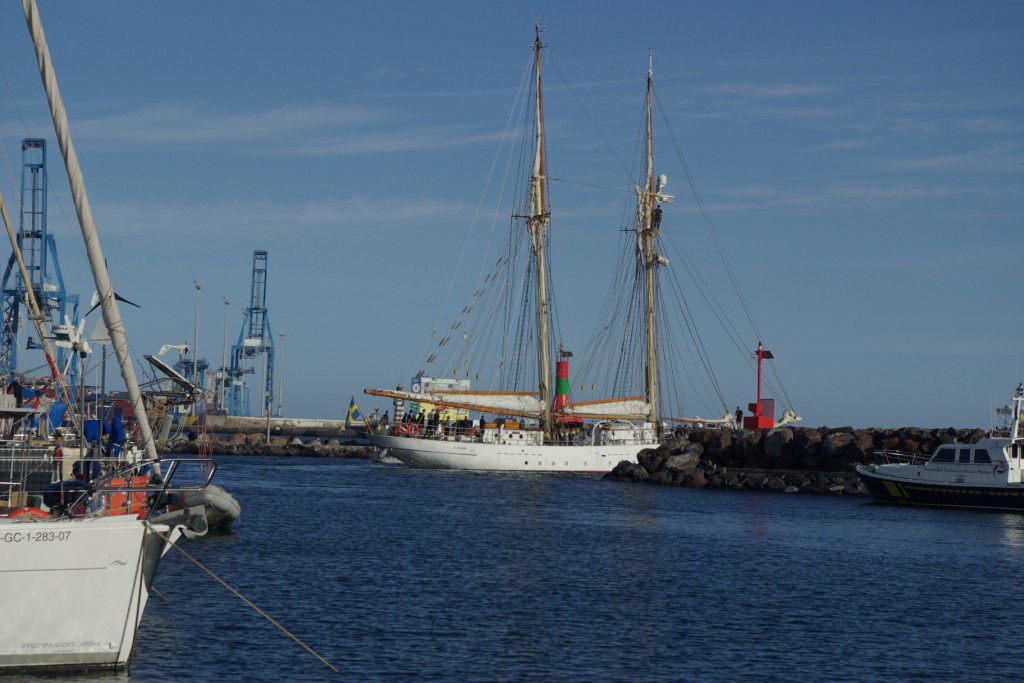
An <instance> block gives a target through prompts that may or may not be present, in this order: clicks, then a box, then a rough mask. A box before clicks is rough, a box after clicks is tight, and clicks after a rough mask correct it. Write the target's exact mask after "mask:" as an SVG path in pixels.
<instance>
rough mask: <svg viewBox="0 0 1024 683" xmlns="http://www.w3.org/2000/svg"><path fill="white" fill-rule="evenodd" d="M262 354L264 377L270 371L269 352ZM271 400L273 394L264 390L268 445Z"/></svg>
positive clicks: (268, 441) (268, 442) (268, 439)
mask: <svg viewBox="0 0 1024 683" xmlns="http://www.w3.org/2000/svg"><path fill="white" fill-rule="evenodd" d="M264 356H265V357H266V358H265V360H264V362H263V376H264V378H266V376H267V375H268V374H269V373H270V354H269V353H267V354H264ZM264 384H266V380H264ZM273 400H274V397H273V395H272V394H271V393H270V392H269V391H265V394H264V397H263V405H264V406H266V409H267V445H270V404H271V402H272V401H273Z"/></svg>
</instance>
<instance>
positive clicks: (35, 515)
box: [7, 507, 50, 519]
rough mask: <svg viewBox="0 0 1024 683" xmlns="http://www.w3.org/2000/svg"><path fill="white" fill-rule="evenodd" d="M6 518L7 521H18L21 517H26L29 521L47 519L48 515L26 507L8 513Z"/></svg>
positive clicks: (37, 509)
mask: <svg viewBox="0 0 1024 683" xmlns="http://www.w3.org/2000/svg"><path fill="white" fill-rule="evenodd" d="M7 517H8V518H9V519H20V518H22V517H28V518H30V519H49V517H50V514H49V513H48V512H45V511H43V510H41V509H39V508H34V507H26V508H18V509H17V510H15V511H14V512H10V513H8V514H7Z"/></svg>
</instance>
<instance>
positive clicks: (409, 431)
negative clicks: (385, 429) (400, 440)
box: [398, 422, 420, 436]
mask: <svg viewBox="0 0 1024 683" xmlns="http://www.w3.org/2000/svg"><path fill="white" fill-rule="evenodd" d="M398 433H399V434H400V435H402V436H416V435H417V434H419V433H420V426H419V425H418V424H414V423H412V422H403V423H402V424H400V425H398Z"/></svg>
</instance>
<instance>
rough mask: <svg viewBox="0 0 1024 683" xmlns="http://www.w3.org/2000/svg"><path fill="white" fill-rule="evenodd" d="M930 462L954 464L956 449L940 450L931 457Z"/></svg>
mask: <svg viewBox="0 0 1024 683" xmlns="http://www.w3.org/2000/svg"><path fill="white" fill-rule="evenodd" d="M932 462H956V449H955V448H940V449H939V450H937V451H935V455H933V456H932Z"/></svg>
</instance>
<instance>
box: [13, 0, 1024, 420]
mask: <svg viewBox="0 0 1024 683" xmlns="http://www.w3.org/2000/svg"><path fill="white" fill-rule="evenodd" d="M643 7H644V8H645V13H643V14H642V13H641V12H639V11H638V9H637V6H636V5H630V4H629V3H622V2H615V3H611V2H586V3H584V2H540V3H532V4H527V3H521V2H504V3H481V2H438V3H393V2H381V3H372V4H370V3H346V2H298V3H291V2H289V3H285V2H231V1H227V2H217V3H208V2H198V1H191V0H183V1H179V2H173V3H172V2H151V3H133V2H104V3H86V2H61V3H56V2H46V1H45V0H43V1H42V2H40V10H41V14H42V18H43V21H44V26H45V28H46V31H47V37H48V40H49V43H50V48H51V51H52V54H53V59H54V64H55V66H56V68H57V72H58V77H59V80H60V84H61V89H62V93H63V97H64V101H65V104H66V106H67V108H68V112H69V117H70V120H71V125H72V133H73V135H74V137H75V141H76V146H77V149H78V153H79V156H80V158H81V162H82V166H83V169H84V173H85V179H86V184H87V187H88V189H89V192H90V198H91V201H92V205H93V212H94V214H95V216H96V219H97V223H98V227H99V230H100V233H101V239H102V240H103V246H104V249H105V251H106V254H107V257H108V261H109V262H110V265H111V274H112V278H113V280H114V283H115V286H116V288H117V289H118V291H119V292H121V293H123V294H124V295H125V296H127V297H128V298H130V299H132V300H133V301H136V302H138V303H140V304H142V306H143V308H142V309H141V310H136V309H129V308H126V309H124V310H123V314H124V316H125V318H126V325H127V329H128V334H129V340H130V342H131V343H132V345H133V349H134V352H135V353H136V355H138V356H139V357H141V355H142V354H144V353H154V352H155V351H156V350H158V349H159V347H160V346H161V345H162V344H166V343H180V342H189V343H191V341H192V338H193V334H194V321H193V319H194V314H195V308H194V306H195V289H194V287H193V284H192V283H193V281H194V280H198V281H199V282H200V283H202V286H203V289H202V292H201V295H200V323H199V336H200V341H199V354H200V356H205V357H207V358H208V359H209V360H210V362H211V365H213V366H219V364H220V357H221V350H222V344H223V330H224V320H225V318H224V313H225V307H224V305H223V303H222V299H223V297H228V298H229V299H230V301H231V304H230V307H229V308H228V311H227V312H228V318H227V337H228V344H229V345H230V344H231V343H232V342H233V341H234V340H235V339H237V337H238V334H239V330H240V327H241V312H242V307H243V306H244V305H245V303H246V302H247V300H248V296H249V282H250V269H251V265H252V253H253V250H254V249H265V250H267V251H268V252H269V256H268V294H267V300H268V308H269V318H270V321H271V324H272V328H273V331H274V333H275V334H277V335H281V334H284V335H286V337H284V338H283V339H280V338H279V340H278V341H279V344H278V360H279V361H282V357H283V369H281V368H279V370H278V373H279V374H280V373H282V372H283V375H284V390H283V397H284V412H285V414H286V415H289V416H294V417H299V416H301V417H342V416H343V414H344V410H345V407H346V406H347V404H348V400H349V397H350V396H351V395H353V394H354V395H356V397H357V400H358V401H359V402H360V404H361V405H362V407H363V408H364V412H365V411H368V410H369V409H370V408H372V407H373V405H374V400H373V399H371V398H370V397H366V396H363V395H362V389H363V388H364V387H388V386H394V385H396V384H398V383H408V381H409V376H410V375H411V373H412V372H414V371H415V370H416V369H417V362H418V360H419V359H420V353H421V350H422V349H423V347H424V345H425V344H426V342H427V339H428V336H429V334H430V331H431V330H432V329H433V327H434V325H435V323H436V321H437V320H438V319H439V313H440V309H441V306H442V304H444V303H446V302H447V301H448V299H449V295H448V287H449V283H450V281H451V272H452V269H453V268H454V267H455V265H456V263H457V262H459V260H460V254H462V253H463V248H464V244H466V242H467V239H468V240H469V246H468V247H467V252H466V256H464V257H462V259H463V261H464V262H468V263H472V257H473V255H472V250H471V247H472V246H473V245H474V244H475V243H477V242H478V241H480V238H479V235H480V232H479V231H480V230H481V227H480V225H481V220H480V219H479V218H477V219H476V221H477V222H476V223H474V217H475V216H476V215H477V207H478V205H479V204H480V201H481V199H480V198H481V195H482V193H483V191H484V186H485V182H486V179H487V175H488V173H489V171H490V168H491V164H492V162H493V159H494V155H495V150H496V147H497V144H498V140H499V139H500V137H501V133H502V130H503V129H504V126H505V121H506V118H507V117H508V115H509V113H510V111H511V108H512V100H513V97H514V95H515V92H516V89H517V87H518V84H519V82H520V79H521V78H522V75H523V70H524V69H525V67H526V64H527V61H528V59H529V56H530V45H531V41H532V37H533V22H534V18H535V16H536V15H537V14H538V13H539V14H540V16H541V23H542V24H543V25H545V26H546V27H547V31H546V32H545V33H544V34H543V38H544V40H545V42H546V43H547V44H548V45H549V46H550V51H549V56H550V60H551V65H550V66H549V67H548V68H547V71H546V82H547V84H548V91H547V96H548V99H547V116H548V123H549V141H550V144H551V149H550V155H551V168H550V171H551V174H552V175H553V176H558V177H562V178H572V179H579V182H590V183H593V184H597V185H607V184H618V185H620V186H624V185H623V183H622V180H623V178H622V172H621V167H620V165H619V161H618V159H627V160H628V159H629V158H630V157H631V155H632V153H633V144H634V139H635V132H636V124H637V117H638V116H639V112H640V107H641V98H642V96H643V87H644V85H643V80H644V76H645V72H646V66H647V59H648V53H649V51H651V50H653V53H654V57H655V80H656V88H657V92H658V96H659V99H660V102H661V104H662V105H663V106H664V108H665V110H666V111H667V113H668V115H669V117H670V118H671V120H672V126H673V131H674V134H675V136H676V139H677V140H678V143H679V147H680V148H681V150H682V153H683V155H685V158H686V161H687V164H688V166H689V169H690V172H691V174H692V177H693V180H694V182H695V183H696V185H697V187H698V188H699V190H700V192H701V196H702V198H703V201H704V203H705V205H706V206H707V209H708V213H709V215H710V217H711V220H712V221H713V224H714V228H715V231H716V234H717V237H718V239H719V240H720V241H721V243H722V245H723V247H724V249H725V253H726V254H727V255H728V258H729V262H730V265H731V267H732V268H733V270H734V272H735V274H736V277H737V279H738V281H739V284H740V287H741V289H742V291H743V294H744V296H745V297H746V300H747V302H748V304H749V306H750V309H751V312H752V314H753V316H754V317H755V319H756V323H757V327H758V329H759V331H760V334H761V335H763V341H764V343H765V346H766V347H768V348H770V349H771V350H772V351H773V352H774V354H775V356H776V360H775V361H774V363H775V364H776V365H775V367H776V369H777V371H778V373H779V376H780V377H781V379H782V382H783V383H784V385H785V391H786V393H787V395H788V396H789V398H790V399H791V401H792V403H793V405H794V407H795V408H796V410H797V412H798V413H800V414H801V415H802V416H803V417H804V419H805V423H804V424H806V425H809V426H819V425H828V426H833V427H836V426H842V425H853V426H858V427H866V426H901V425H919V426H958V427H962V426H982V427H985V426H988V425H989V424H990V423H991V422H992V418H991V417H990V414H991V407H992V405H993V403H998V404H1003V403H1005V402H1006V400H1007V399H1008V397H1009V394H1010V392H1011V391H1012V389H1013V387H1015V386H1016V385H1017V383H1018V382H1019V381H1021V380H1022V379H1024V361H1022V358H1024V344H1022V343H1021V340H1022V339H1024V303H1022V297H1021V294H1020V288H1021V273H1022V266H1024V236H1022V235H1024V233H1022V225H1021V218H1022V216H1024V198H1022V192H1024V189H1022V188H1024V182H1022V181H1024V151H1022V142H1024V71H1022V70H1021V68H1020V65H1021V64H1022V63H1024V41H1022V40H1021V39H1020V35H1021V31H1022V29H1024V5H1022V4H1020V3H1017V2H984V3H968V2H900V3H889V2H857V3H853V2H849V3H821V2H782V3H761V2H722V3H688V2H649V3H645V4H644V5H643ZM5 13H6V14H7V15H8V16H6V17H5V19H4V21H0V67H2V69H3V78H4V80H5V83H4V87H3V88H2V93H3V94H2V97H0V136H2V140H3V148H4V154H5V155H6V158H5V159H4V165H5V169H4V172H3V180H2V183H0V188H2V189H3V192H4V196H5V198H6V199H7V201H8V202H9V203H10V202H12V198H13V197H16V196H17V192H16V191H15V190H14V189H12V188H16V187H17V185H14V186H12V185H11V181H10V178H11V177H12V176H11V175H10V172H8V171H7V167H9V168H11V169H13V171H12V172H13V177H14V178H15V179H17V178H18V174H19V167H20V141H21V139H22V138H23V137H26V136H32V137H46V138H47V139H48V140H49V141H50V157H49V167H50V178H51V183H52V184H53V187H54V190H53V192H52V193H51V197H50V216H49V226H50V230H51V232H53V233H54V234H55V235H56V236H57V239H58V243H59V249H60V253H61V265H62V269H63V272H64V277H65V280H66V281H67V282H68V285H69V287H70V288H72V289H75V290H77V291H79V292H80V293H81V296H82V298H83V299H88V297H89V295H90V294H91V291H92V285H91V281H90V279H89V275H88V270H87V267H86V265H85V263H84V257H83V256H82V254H83V253H84V250H83V249H82V248H81V247H80V246H79V242H80V239H79V238H78V233H77V226H76V225H75V223H74V209H73V205H72V204H71V202H70V200H69V198H68V192H67V188H66V179H65V177H64V175H63V171H62V167H61V165H60V160H59V153H58V151H57V147H56V144H55V143H54V142H53V132H52V126H51V124H50V122H49V117H48V113H47V110H46V107H45V101H44V97H43V93H42V88H41V86H40V84H39V78H38V73H37V71H36V69H35V66H34V62H33V54H32V49H31V46H30V43H29V40H28V37H27V32H26V30H25V27H24V21H23V19H22V17H21V12H20V8H19V7H18V6H17V5H14V4H12V5H9V6H7V7H5ZM570 86H571V87H570ZM581 103H582V104H583V105H584V106H585V108H586V112H587V113H586V115H583V114H582V113H581V112H582V109H581V107H580V104H581ZM594 128H597V129H598V130H599V131H600V132H601V135H602V136H603V137H599V136H596V135H595V133H594ZM662 141H663V142H667V141H666V140H665V139H664V138H662ZM673 155H674V152H673ZM599 169H606V172H605V171H602V170H599ZM17 182H18V181H17V180H15V183H17ZM672 182H673V186H672V190H673V191H675V193H676V194H677V195H679V196H680V200H679V202H678V203H677V204H675V205H673V207H672V209H671V210H672V212H674V215H673V216H672V218H671V220H672V222H673V225H678V226H681V229H682V230H684V237H683V239H684V240H685V241H686V242H687V243H688V244H690V245H691V247H692V251H691V252H690V257H691V258H693V259H694V260H695V261H697V262H698V263H700V264H701V265H702V267H703V266H704V265H706V266H707V268H708V270H709V271H710V270H712V269H713V268H714V267H715V265H716V263H717V261H718V255H717V254H716V253H715V252H714V251H713V250H710V249H707V250H705V251H701V250H702V249H705V247H707V246H708V245H707V244H704V242H705V241H706V239H707V237H706V227H705V225H704V222H703V219H702V218H701V216H700V214H699V213H698V212H696V211H695V207H694V201H693V199H692V198H690V197H687V196H684V187H685V185H686V183H685V181H684V179H683V177H681V176H678V175H677V176H676V177H674V178H673V179H672ZM552 195H553V196H552V211H553V213H554V215H555V218H554V219H553V221H554V222H555V224H556V225H557V226H558V230H559V236H564V237H562V238H563V239H565V240H566V241H565V242H564V243H563V244H564V245H565V246H562V247H560V248H559V252H558V254H559V258H560V260H559V261H558V265H559V267H560V270H559V271H558V272H557V275H556V277H558V278H559V280H558V282H557V284H558V292H559V295H560V296H561V299H560V307H561V308H562V310H563V311H567V310H569V311H572V313H571V314H570V316H569V317H568V318H564V319H563V320H562V327H563V331H564V329H565V328H566V327H570V328H571V327H572V326H573V324H575V325H576V326H578V327H579V328H580V329H581V334H582V333H583V332H584V331H585V332H587V333H589V331H590V326H591V321H592V320H593V318H594V316H595V314H596V311H597V308H598V306H599V304H600V299H601V296H600V294H603V291H604V286H605V285H604V283H600V281H599V277H598V276H599V275H600V272H599V271H601V269H602V268H603V267H604V265H603V264H605V263H606V262H607V263H611V262H612V261H606V259H610V258H611V257H610V256H607V255H605V254H603V253H601V252H602V250H603V249H604V247H605V242H604V241H603V240H601V239H599V238H598V235H599V234H600V233H599V232H595V231H599V230H601V229H603V227H602V226H603V224H605V223H607V229H610V230H612V231H616V230H617V229H618V221H619V218H620V214H621V198H618V197H616V198H611V199H608V198H606V197H604V196H602V195H601V194H600V193H587V192H585V191H583V190H580V189H574V188H562V187H558V188H556V189H553V192H552ZM487 210H488V211H489V210H490V209H487ZM12 211H14V209H13V208H12ZM474 225H476V227H475V228H473V229H474V230H476V231H477V232H471V226H474ZM486 225H487V229H490V228H489V226H490V217H488V218H487V219H486ZM610 243H612V244H614V242H610ZM0 253H2V254H3V257H4V258H5V259H6V257H7V254H8V253H9V250H8V249H7V248H3V249H2V250H0ZM709 277H712V276H710V275H709ZM594 292H599V293H600V294H599V295H595V294H594ZM726 295H728V292H724V293H723V296H726ZM458 303H459V305H461V303H462V300H459V302H458ZM713 338H714V332H713V330H708V331H707V332H705V341H706V342H708V341H709V340H711V339H713ZM757 341H758V339H757V338H756V336H755V335H753V334H751V335H750V337H749V347H750V348H749V350H750V351H752V350H753V349H754V348H755V347H756V344H757ZM579 343H580V344H582V343H583V340H582V339H581V340H580V342H579ZM734 361H735V358H734V359H733V361H730V360H729V357H728V356H727V355H725V354H723V363H722V364H723V367H722V368H721V369H717V371H718V372H719V377H720V379H721V380H722V384H723V387H724V390H725V393H726V396H727V398H726V400H727V402H728V403H730V404H732V405H745V404H746V403H747V402H749V401H752V400H753V399H754V390H755V387H754V376H753V373H752V370H751V367H750V365H749V360H746V359H742V358H741V359H740V360H739V361H735V362H734ZM380 407H381V410H383V409H384V408H385V407H387V406H386V404H385V403H384V402H381V403H380Z"/></svg>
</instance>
